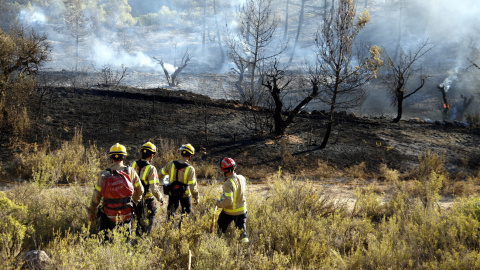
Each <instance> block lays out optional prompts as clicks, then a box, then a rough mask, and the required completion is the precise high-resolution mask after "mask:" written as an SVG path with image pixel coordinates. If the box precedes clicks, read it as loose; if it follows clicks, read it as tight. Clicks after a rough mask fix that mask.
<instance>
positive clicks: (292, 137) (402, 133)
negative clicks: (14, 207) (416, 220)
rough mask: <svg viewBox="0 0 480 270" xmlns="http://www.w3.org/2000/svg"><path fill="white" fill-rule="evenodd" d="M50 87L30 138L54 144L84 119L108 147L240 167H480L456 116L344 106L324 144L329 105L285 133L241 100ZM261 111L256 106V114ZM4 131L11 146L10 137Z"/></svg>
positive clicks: (93, 138) (297, 170)
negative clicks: (262, 122) (401, 115)
mask: <svg viewBox="0 0 480 270" xmlns="http://www.w3.org/2000/svg"><path fill="white" fill-rule="evenodd" d="M48 91H49V93H51V95H50V98H49V99H48V100H46V101H45V102H44V104H43V106H42V109H41V111H40V114H39V116H40V117H39V119H38V121H37V122H36V123H35V124H34V125H35V130H36V132H34V134H32V136H31V137H30V138H29V139H28V140H29V141H30V142H34V141H37V142H40V143H41V142H42V141H43V138H46V137H48V138H50V140H52V141H53V142H54V144H55V142H57V143H60V142H61V141H62V140H70V139H71V138H72V137H73V134H74V130H75V128H76V127H77V128H80V129H81V130H82V133H83V139H84V142H85V143H88V142H95V143H96V144H97V146H98V147H100V148H102V149H104V150H105V149H108V147H110V146H111V145H112V144H114V143H116V142H120V143H122V144H125V145H126V146H127V147H128V148H129V149H137V147H138V146H139V145H141V144H142V143H144V142H146V141H152V142H154V143H155V142H159V141H160V140H161V139H174V140H175V141H176V142H178V143H179V144H181V143H186V142H189V143H192V144H193V145H194V146H195V148H196V149H197V151H198V153H199V154H197V155H195V158H196V159H197V160H199V159H202V160H203V161H206V162H213V163H214V164H216V163H217V161H218V160H219V159H220V158H221V157H223V156H230V157H232V158H234V159H235V160H236V161H237V163H238V164H239V169H241V168H242V167H244V168H245V167H249V168H254V169H258V170H263V171H265V172H267V173H273V172H275V171H277V170H278V168H279V166H281V167H282V170H283V171H289V172H291V173H294V174H297V175H304V176H308V175H309V174H310V172H312V171H315V170H317V167H318V161H319V160H323V161H326V162H328V163H329V164H330V165H332V166H336V167H337V168H339V169H343V168H346V167H350V166H353V165H357V164H360V163H361V162H365V164H366V166H367V169H368V170H369V171H370V172H377V171H378V169H379V167H380V164H382V163H384V164H386V165H387V166H388V167H389V168H393V169H397V170H399V171H401V172H405V171H408V170H410V169H412V168H414V167H415V166H416V165H417V164H418V156H419V155H421V154H422V153H424V152H426V151H428V150H432V151H435V152H438V153H445V156H446V164H445V166H446V167H447V169H449V170H451V171H461V170H471V171H474V170H477V168H478V165H479V161H480V151H479V150H480V146H479V143H478V142H479V139H480V130H479V129H478V128H473V127H465V126H463V125H459V124H455V123H453V122H448V123H443V122H430V123H427V122H424V121H420V120H419V121H401V122H400V123H391V119H387V118H376V119H373V118H357V117H354V116H352V115H348V114H339V115H338V117H337V122H336V124H335V126H334V130H333V132H332V135H331V137H330V140H329V144H328V145H327V147H326V148H325V149H319V147H318V146H319V145H320V143H321V141H322V139H323V135H324V132H325V127H326V125H325V123H326V119H327V118H326V115H325V114H324V113H322V112H315V113H302V114H300V115H299V116H298V117H297V118H296V121H295V123H294V124H292V125H291V126H290V127H289V128H288V130H287V136H284V137H283V140H281V139H280V138H278V137H272V136H270V135H254V132H253V131H252V130H251V129H249V128H247V127H246V126H247V123H248V124H250V125H251V124H252V123H253V122H254V120H253V119H255V118H254V117H253V115H252V110H248V109H247V108H246V107H244V106H243V105H241V104H240V103H238V102H236V101H226V100H212V99H210V98H209V97H207V96H202V95H198V94H194V93H191V92H186V91H172V90H168V89H136V88H126V87H121V88H116V89H113V88H85V89H79V88H76V89H75V88H65V87H57V88H50V89H48ZM261 113H262V112H261V111H256V112H255V114H256V116H258V115H260V114H261ZM0 137H2V138H3V139H2V140H3V141H2V145H3V146H7V145H8V143H7V142H8V138H6V136H0ZM53 147H55V145H53ZM2 148H3V149H6V148H5V147H2ZM161 150H162V149H160V151H161ZM105 151H106V150H105ZM2 152H3V153H2V155H1V159H2V163H3V164H8V161H11V160H12V153H13V152H12V151H2ZM290 154H291V155H292V156H293V157H294V159H292V158H289V155H290Z"/></svg>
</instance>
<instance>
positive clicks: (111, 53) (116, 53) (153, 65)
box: [92, 39, 159, 70]
mask: <svg viewBox="0 0 480 270" xmlns="http://www.w3.org/2000/svg"><path fill="white" fill-rule="evenodd" d="M92 58H93V59H92V60H93V61H94V62H95V66H96V67H100V66H103V65H111V66H113V67H121V66H122V65H124V66H126V67H129V68H139V69H153V70H158V68H159V65H158V64H157V62H156V61H155V60H153V59H152V58H151V57H149V56H147V55H146V54H145V53H144V52H141V51H138V52H134V53H127V52H125V51H124V50H118V48H115V47H114V46H112V45H108V44H107V43H105V42H103V41H101V40H98V39H97V40H95V41H94V42H93V46H92Z"/></svg>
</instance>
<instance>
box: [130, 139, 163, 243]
mask: <svg viewBox="0 0 480 270" xmlns="http://www.w3.org/2000/svg"><path fill="white" fill-rule="evenodd" d="M156 154H157V147H156V146H155V145H154V144H153V143H151V142H146V143H145V144H143V145H142V147H141V148H140V159H139V160H136V161H134V162H133V163H132V168H133V169H134V170H135V172H136V173H137V174H138V175H139V176H140V180H141V181H140V182H141V183H142V185H143V188H144V192H143V198H142V200H141V201H140V202H139V203H137V205H136V212H135V214H136V216H137V230H136V233H137V235H139V236H140V235H142V234H147V235H148V234H149V233H150V231H151V230H152V226H153V221H154V220H155V215H156V213H157V206H156V204H155V198H156V199H157V201H159V202H160V204H161V205H163V196H162V193H161V192H160V191H159V190H158V184H159V181H158V173H157V168H156V167H155V166H153V165H152V164H151V163H150V162H152V159H153V157H154V156H155V155H156Z"/></svg>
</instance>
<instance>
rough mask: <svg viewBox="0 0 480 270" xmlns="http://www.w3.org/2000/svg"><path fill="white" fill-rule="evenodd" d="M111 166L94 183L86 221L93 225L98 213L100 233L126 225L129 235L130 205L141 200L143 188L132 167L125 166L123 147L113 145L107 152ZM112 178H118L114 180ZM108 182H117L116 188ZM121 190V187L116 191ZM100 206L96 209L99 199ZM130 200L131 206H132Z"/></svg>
mask: <svg viewBox="0 0 480 270" xmlns="http://www.w3.org/2000/svg"><path fill="white" fill-rule="evenodd" d="M108 155H109V156H110V159H111V161H112V163H113V164H112V166H111V167H110V168H108V169H105V170H102V171H101V172H100V175H99V177H98V179H97V182H96V183H95V189H94V191H93V196H92V199H91V202H90V207H88V212H89V219H90V222H92V223H93V221H94V220H95V215H96V213H98V215H99V219H100V231H103V230H112V229H113V228H114V227H115V226H116V225H119V224H120V225H124V224H125V225H127V229H128V232H129V233H130V232H131V220H132V216H133V203H138V202H139V201H140V199H141V198H142V194H143V186H142V185H141V184H140V178H139V177H138V175H137V173H136V172H135V170H133V168H132V167H129V166H126V165H124V161H125V158H126V156H127V149H126V148H125V146H123V145H121V144H119V143H116V144H114V145H113V146H112V147H110V150H109V152H108ZM112 176H120V178H119V177H117V178H114V177H112ZM111 179H114V181H116V182H115V183H114V184H116V185H117V186H116V188H111V186H112V185H110V183H111V182H110V181H112V180H111ZM119 187H120V188H119ZM102 198H103V207H101V208H99V209H98V210H97V207H98V205H99V204H100V201H101V199H102ZM132 200H133V203H132Z"/></svg>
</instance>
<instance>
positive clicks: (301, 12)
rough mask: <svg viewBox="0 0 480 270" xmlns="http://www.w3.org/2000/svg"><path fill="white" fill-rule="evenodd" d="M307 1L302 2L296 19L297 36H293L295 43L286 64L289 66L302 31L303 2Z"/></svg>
mask: <svg viewBox="0 0 480 270" xmlns="http://www.w3.org/2000/svg"><path fill="white" fill-rule="evenodd" d="M306 1H307V0H302V6H301V8H300V18H299V19H298V29H297V35H296V36H295V43H294V44H293V49H292V54H291V55H290V59H289V60H288V64H291V63H292V61H293V56H294V55H295V50H296V49H297V44H298V39H299V37H300V32H301V31H302V24H303V17H304V14H305V2H306Z"/></svg>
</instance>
